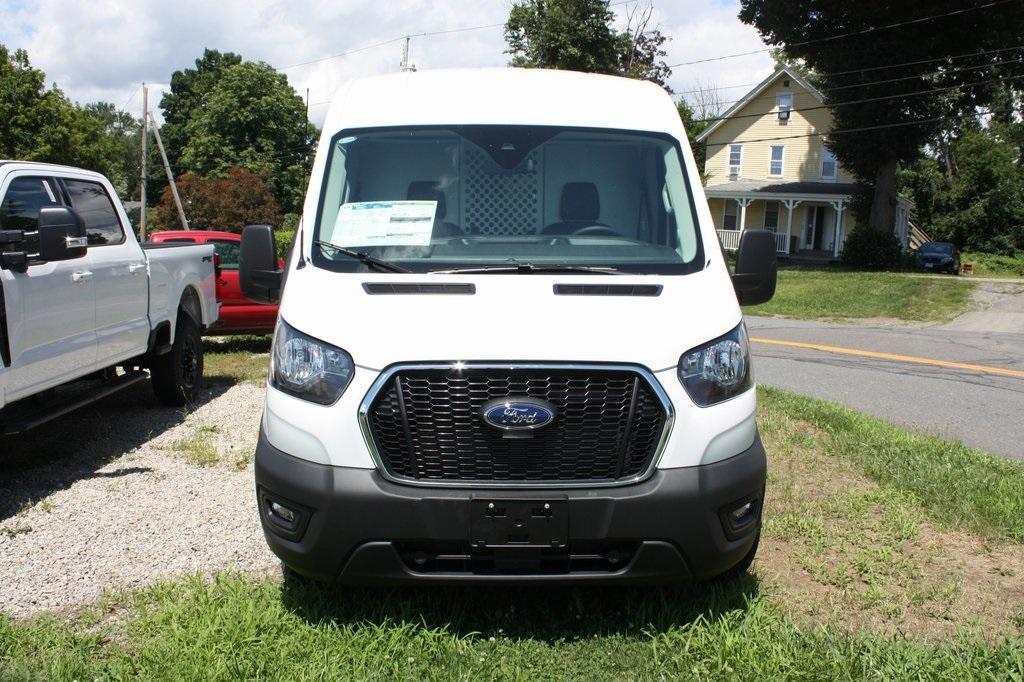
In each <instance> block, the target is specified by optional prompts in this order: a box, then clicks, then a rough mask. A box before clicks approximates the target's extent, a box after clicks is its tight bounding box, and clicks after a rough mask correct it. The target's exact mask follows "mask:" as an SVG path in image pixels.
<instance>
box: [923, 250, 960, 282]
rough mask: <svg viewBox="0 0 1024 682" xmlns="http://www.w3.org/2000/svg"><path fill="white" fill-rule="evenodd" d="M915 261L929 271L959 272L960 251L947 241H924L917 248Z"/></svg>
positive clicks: (957, 273)
mask: <svg viewBox="0 0 1024 682" xmlns="http://www.w3.org/2000/svg"><path fill="white" fill-rule="evenodd" d="M917 263H918V265H920V266H921V267H922V268H923V269H925V270H929V271H938V272H948V273H949V274H951V275H959V274H960V252H959V251H957V250H956V247H955V246H953V245H952V244H950V243H949V242H925V243H924V244H921V248H919V249H918V250H917Z"/></svg>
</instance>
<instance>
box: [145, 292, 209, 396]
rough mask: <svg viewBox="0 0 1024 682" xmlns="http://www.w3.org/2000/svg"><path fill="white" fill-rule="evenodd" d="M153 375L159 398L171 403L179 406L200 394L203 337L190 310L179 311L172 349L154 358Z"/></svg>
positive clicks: (151, 373) (155, 389) (151, 374)
mask: <svg viewBox="0 0 1024 682" xmlns="http://www.w3.org/2000/svg"><path fill="white" fill-rule="evenodd" d="M149 372H150V378H151V380H152V383H153V392H154V393H156V398H157V400H159V401H160V403H161V404H163V405H167V406H168V407H180V406H181V405H185V404H186V403H191V402H194V401H195V399H196V398H197V397H198V396H199V387H200V385H201V384H202V379H203V341H202V338H201V337H200V335H199V327H198V326H197V325H196V323H195V321H194V320H193V319H192V318H191V317H190V316H189V315H188V313H185V312H181V313H179V314H178V324H177V327H176V329H175V335H174V343H173V344H172V345H171V350H169V351H168V352H166V353H164V354H163V355H158V356H156V357H154V358H153V361H152V362H151V363H150V368H149Z"/></svg>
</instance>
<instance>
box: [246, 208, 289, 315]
mask: <svg viewBox="0 0 1024 682" xmlns="http://www.w3.org/2000/svg"><path fill="white" fill-rule="evenodd" d="M277 266H278V261H277V242H276V240H275V239H274V228H273V227H272V226H270V225H246V226H245V229H243V230H242V248H241V252H240V253H239V256H238V280H239V283H240V284H241V285H242V294H243V295H245V297H246V298H248V299H251V300H253V301H256V302H257V303H277V301H278V299H280V298H281V282H282V278H283V275H284V271H283V270H280V269H278V267H277Z"/></svg>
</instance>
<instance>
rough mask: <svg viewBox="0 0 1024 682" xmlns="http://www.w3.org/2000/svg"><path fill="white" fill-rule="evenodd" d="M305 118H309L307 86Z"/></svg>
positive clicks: (307, 91)
mask: <svg viewBox="0 0 1024 682" xmlns="http://www.w3.org/2000/svg"><path fill="white" fill-rule="evenodd" d="M306 120H307V121H308V120H309V88H306Z"/></svg>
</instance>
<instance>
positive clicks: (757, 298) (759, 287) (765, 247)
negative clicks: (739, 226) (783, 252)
mask: <svg viewBox="0 0 1024 682" xmlns="http://www.w3.org/2000/svg"><path fill="white" fill-rule="evenodd" d="M777 277H778V264H777V262H776V258H775V234H774V233H772V232H769V231H768V230H744V231H743V233H742V234H741V235H740V247H739V249H738V250H737V252H736V272H735V273H734V274H733V276H732V286H733V288H734V289H735V290H736V298H737V300H739V302H740V305H757V304H759V303H767V302H768V301H770V300H771V299H772V296H774V295H775V281H776V279H777Z"/></svg>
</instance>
